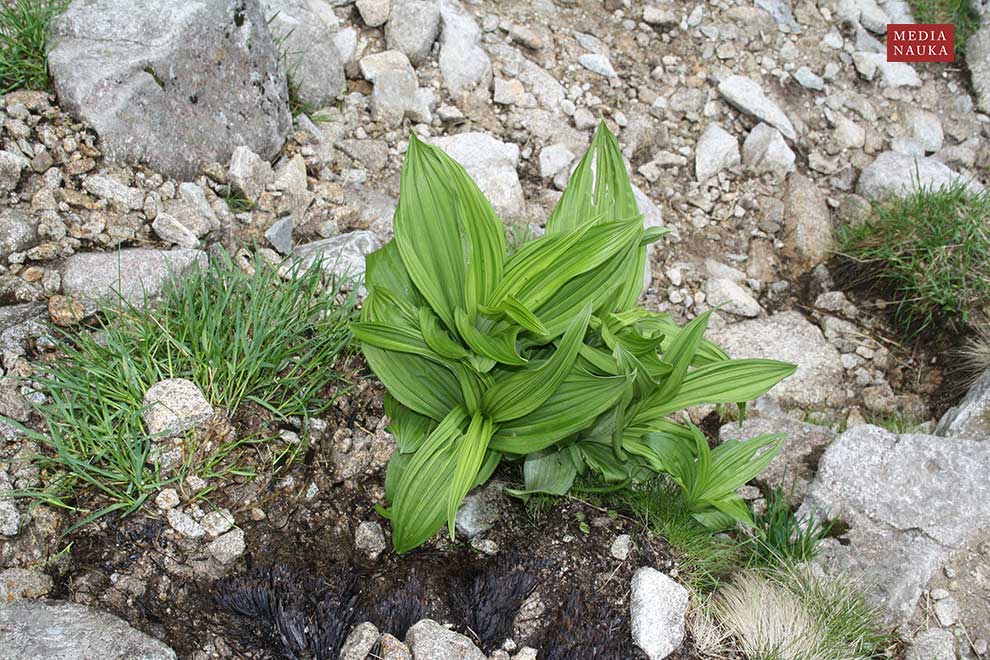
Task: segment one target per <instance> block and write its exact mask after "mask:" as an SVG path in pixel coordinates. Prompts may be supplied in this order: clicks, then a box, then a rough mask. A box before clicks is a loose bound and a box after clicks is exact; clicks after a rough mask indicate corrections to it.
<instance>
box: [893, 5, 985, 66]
mask: <svg viewBox="0 0 990 660" xmlns="http://www.w3.org/2000/svg"><path fill="white" fill-rule="evenodd" d="M908 4H909V5H910V6H911V13H912V14H913V15H914V19H915V21H916V22H918V23H928V24H931V23H952V24H953V25H955V26H956V36H955V40H956V57H957V58H960V57H965V56H966V42H967V41H968V40H969V38H970V37H971V36H972V35H973V33H974V32H976V30H977V29H979V27H980V14H979V13H978V12H977V11H976V8H975V6H974V5H973V3H972V2H971V0H908Z"/></svg>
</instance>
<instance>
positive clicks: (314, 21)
mask: <svg viewBox="0 0 990 660" xmlns="http://www.w3.org/2000/svg"><path fill="white" fill-rule="evenodd" d="M262 2H263V6H264V9H265V17H266V18H267V19H268V25H269V29H270V30H271V33H272V37H274V39H275V43H276V47H277V50H278V51H279V53H278V54H279V56H280V57H282V58H283V65H284V67H285V72H286V75H287V76H288V78H289V84H290V85H292V89H293V92H294V94H295V97H296V100H298V101H299V102H300V103H303V104H305V105H310V106H313V107H315V108H320V107H323V106H326V105H329V104H331V103H333V102H334V101H335V100H336V98H337V97H338V96H340V95H341V94H343V93H344V89H345V88H346V86H347V79H346V78H345V77H344V61H343V59H342V57H341V54H340V52H339V51H338V50H337V46H336V45H335V42H334V36H335V35H336V33H337V29H338V27H339V22H338V20H337V16H336V15H335V14H334V13H333V9H332V8H331V7H330V5H328V4H326V3H324V2H311V1H308V0H262Z"/></svg>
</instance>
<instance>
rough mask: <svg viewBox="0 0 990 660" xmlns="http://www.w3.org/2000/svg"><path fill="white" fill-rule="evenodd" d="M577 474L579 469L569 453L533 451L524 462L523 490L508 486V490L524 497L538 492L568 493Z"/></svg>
mask: <svg viewBox="0 0 990 660" xmlns="http://www.w3.org/2000/svg"><path fill="white" fill-rule="evenodd" d="M576 476H577V469H576V468H575V467H574V462H573V461H571V459H570V457H569V455H568V454H567V453H565V452H561V451H558V450H553V449H547V450H544V451H538V452H533V453H531V454H530V455H529V456H527V457H526V462H525V463H524V464H523V484H524V487H523V488H522V490H518V489H511V488H507V489H506V492H508V493H509V494H511V495H515V496H516V497H521V498H523V499H526V498H527V497H528V496H529V495H533V494H536V493H547V494H549V495H566V494H567V491H569V490H570V489H571V486H572V485H573V484H574V477H576Z"/></svg>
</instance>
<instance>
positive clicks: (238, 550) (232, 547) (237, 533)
mask: <svg viewBox="0 0 990 660" xmlns="http://www.w3.org/2000/svg"><path fill="white" fill-rule="evenodd" d="M206 549H207V551H208V552H209V553H210V556H212V557H213V558H214V559H216V560H217V561H218V562H220V563H221V564H229V563H230V562H232V561H234V560H235V559H237V558H238V557H240V556H241V555H243V554H244V530H243V529H240V528H239V527H235V528H234V529H232V530H230V531H229V532H227V533H226V534H224V535H222V536H219V537H217V538H215V539H214V540H213V542H212V543H210V545H208V546H206Z"/></svg>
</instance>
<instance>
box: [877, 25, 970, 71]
mask: <svg viewBox="0 0 990 660" xmlns="http://www.w3.org/2000/svg"><path fill="white" fill-rule="evenodd" d="M955 53H956V26H955V25H953V24H951V23H922V24H917V25H914V24H908V23H891V24H889V25H887V61H888V62H952V61H954V60H955Z"/></svg>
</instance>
